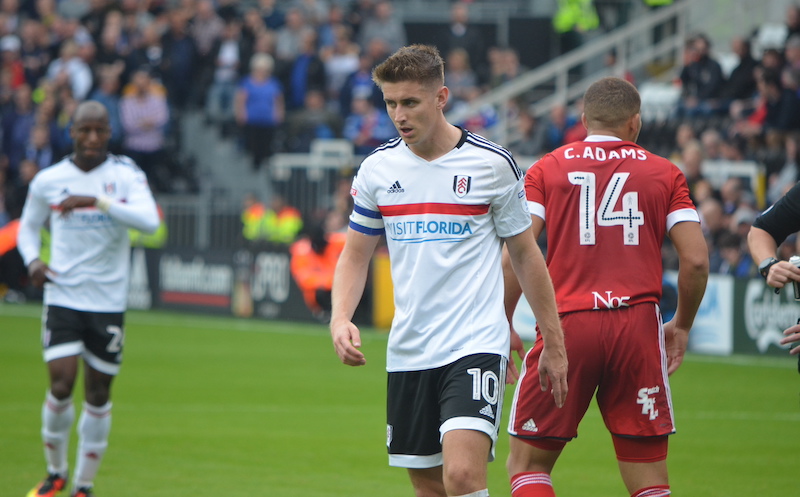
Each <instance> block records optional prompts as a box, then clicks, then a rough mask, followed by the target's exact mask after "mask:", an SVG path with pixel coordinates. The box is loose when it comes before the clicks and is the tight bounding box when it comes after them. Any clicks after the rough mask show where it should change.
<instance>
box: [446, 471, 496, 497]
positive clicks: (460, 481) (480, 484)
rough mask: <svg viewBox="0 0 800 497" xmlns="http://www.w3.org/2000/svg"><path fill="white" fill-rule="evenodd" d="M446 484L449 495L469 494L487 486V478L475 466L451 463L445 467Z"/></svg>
mask: <svg viewBox="0 0 800 497" xmlns="http://www.w3.org/2000/svg"><path fill="white" fill-rule="evenodd" d="M444 486H445V488H446V489H447V494H448V495H467V494H470V493H472V492H475V491H476V490H481V489H484V488H486V480H485V478H482V477H481V474H480V472H476V471H475V468H474V467H470V466H468V465H458V464H451V465H449V466H447V467H445V469H444Z"/></svg>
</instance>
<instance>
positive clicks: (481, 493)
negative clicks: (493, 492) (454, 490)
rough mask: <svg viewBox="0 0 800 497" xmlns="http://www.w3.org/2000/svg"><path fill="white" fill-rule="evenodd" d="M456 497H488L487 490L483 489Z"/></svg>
mask: <svg viewBox="0 0 800 497" xmlns="http://www.w3.org/2000/svg"><path fill="white" fill-rule="evenodd" d="M457 497H489V489H486V488H484V489H483V490H478V491H477V492H472V493H471V494H466V495H459V496H457Z"/></svg>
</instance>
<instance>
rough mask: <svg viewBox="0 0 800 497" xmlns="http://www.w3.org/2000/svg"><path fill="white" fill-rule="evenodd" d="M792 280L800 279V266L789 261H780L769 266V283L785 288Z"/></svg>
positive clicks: (775, 286)
mask: <svg viewBox="0 0 800 497" xmlns="http://www.w3.org/2000/svg"><path fill="white" fill-rule="evenodd" d="M791 281H800V268H798V267H797V266H795V265H794V264H792V263H790V262H789V261H780V262H778V263H777V264H775V265H773V266H772V267H771V268H769V274H767V285H769V286H771V287H773V288H783V287H784V286H786V285H787V284H789V282H791Z"/></svg>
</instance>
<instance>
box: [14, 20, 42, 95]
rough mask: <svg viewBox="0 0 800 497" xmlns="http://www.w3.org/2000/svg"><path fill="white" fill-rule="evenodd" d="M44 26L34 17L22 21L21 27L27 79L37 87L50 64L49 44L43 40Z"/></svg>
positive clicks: (32, 85)
mask: <svg viewBox="0 0 800 497" xmlns="http://www.w3.org/2000/svg"><path fill="white" fill-rule="evenodd" d="M44 33H45V30H44V26H42V24H41V23H40V22H39V21H36V20H34V19H26V20H24V21H22V27H21V28H20V33H19V37H20V42H21V45H20V59H21V60H22V67H23V68H24V70H25V81H27V83H28V84H29V85H30V86H31V87H34V88H35V87H36V86H37V85H38V83H39V79H41V78H42V77H43V76H44V74H45V72H46V71H47V66H48V65H49V64H50V54H49V53H48V51H47V46H46V44H45V43H43V42H42V40H44V39H46V37H45V36H44Z"/></svg>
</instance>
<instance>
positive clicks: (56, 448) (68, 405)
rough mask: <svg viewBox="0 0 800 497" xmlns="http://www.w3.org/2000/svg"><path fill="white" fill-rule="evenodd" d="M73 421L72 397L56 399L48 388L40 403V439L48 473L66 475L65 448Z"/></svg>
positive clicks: (67, 444)
mask: <svg viewBox="0 0 800 497" xmlns="http://www.w3.org/2000/svg"><path fill="white" fill-rule="evenodd" d="M73 421H75V406H74V405H73V404H72V397H67V398H66V399H64V400H58V399H57V398H55V397H54V396H53V394H52V393H50V391H49V390H48V391H47V396H46V398H45V401H44V404H43V405H42V441H43V442H44V458H45V460H46V461H47V472H48V473H54V474H58V475H61V476H64V477H66V476H67V471H68V463H67V449H68V448H69V433H70V431H71V430H72V422H73Z"/></svg>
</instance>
